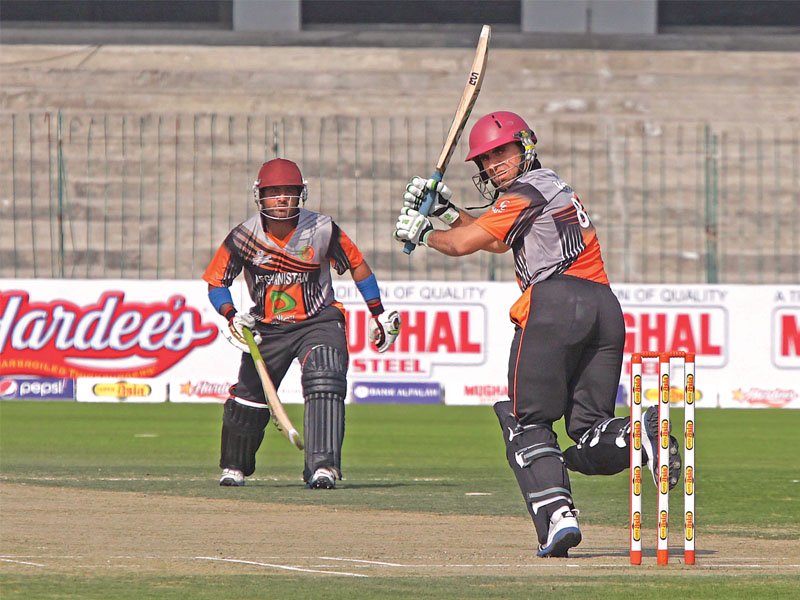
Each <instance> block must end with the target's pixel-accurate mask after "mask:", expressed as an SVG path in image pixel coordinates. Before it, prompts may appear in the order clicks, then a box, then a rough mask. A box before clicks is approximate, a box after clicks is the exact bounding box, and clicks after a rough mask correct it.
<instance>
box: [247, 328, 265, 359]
mask: <svg viewBox="0 0 800 600" xmlns="http://www.w3.org/2000/svg"><path fill="white" fill-rule="evenodd" d="M242 333H243V334H244V339H245V341H246V342H247V349H248V350H250V355H251V356H252V357H253V362H258V361H259V360H261V361H262V362H263V361H264V359H263V358H262V357H261V352H260V351H259V349H258V344H256V340H255V338H254V337H253V332H252V331H250V328H248V327H242Z"/></svg>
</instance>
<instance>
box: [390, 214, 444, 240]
mask: <svg viewBox="0 0 800 600" xmlns="http://www.w3.org/2000/svg"><path fill="white" fill-rule="evenodd" d="M433 231H434V229H433V225H431V222H430V219H428V217H426V216H424V215H421V214H420V213H419V211H418V210H414V209H413V208H408V207H407V206H404V207H403V208H401V209H400V216H399V217H397V223H396V224H395V226H394V239H396V240H397V241H398V242H403V243H405V242H411V243H413V244H422V245H423V246H427V245H428V244H427V241H428V237H429V236H430V235H431V233H433Z"/></svg>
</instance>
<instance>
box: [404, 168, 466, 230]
mask: <svg viewBox="0 0 800 600" xmlns="http://www.w3.org/2000/svg"><path fill="white" fill-rule="evenodd" d="M429 191H434V192H435V193H434V201H433V206H431V212H430V214H431V215H433V216H434V217H438V218H439V220H440V221H441V222H442V223H444V224H446V225H452V224H453V223H455V222H456V220H458V217H459V216H460V215H459V214H458V208H456V205H455V204H453V203H452V202H450V198H452V197H453V190H451V189H450V188H449V187H447V186H446V185H445V184H444V183H443V182H441V181H436V180H434V179H423V178H422V177H419V176H417V175H415V176H414V177H412V178H411V181H409V182H408V185H407V186H406V191H405V193H404V194H403V206H405V207H406V208H413V209H414V210H419V207H420V206H422V202H423V200H425V195H426V194H427V193H428V192H429Z"/></svg>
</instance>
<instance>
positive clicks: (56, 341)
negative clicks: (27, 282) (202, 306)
mask: <svg viewBox="0 0 800 600" xmlns="http://www.w3.org/2000/svg"><path fill="white" fill-rule="evenodd" d="M217 333H218V330H217V327H216V325H212V324H206V323H203V322H202V320H201V318H200V314H199V313H198V312H197V311H196V310H194V309H192V308H190V307H188V306H187V305H186V299H185V297H183V296H180V295H175V296H172V297H171V298H169V299H168V300H167V301H166V302H152V303H144V302H134V301H129V300H126V297H125V292H124V291H117V290H112V291H106V292H104V293H103V294H101V295H100V297H99V298H98V299H97V300H95V301H93V302H89V303H86V304H83V305H80V304H76V303H74V302H71V301H69V300H62V299H54V300H48V301H44V302H37V301H31V300H30V299H29V294H28V292H26V291H24V290H11V291H2V292H0V375H2V374H31V375H55V376H59V377H85V376H119V377H154V376H157V375H160V374H161V373H163V372H164V371H166V370H168V369H169V368H170V367H172V366H173V365H174V364H176V363H177V362H179V361H180V360H181V359H183V358H184V357H185V356H186V355H187V354H189V353H190V352H191V351H192V350H193V349H194V348H197V347H200V346H204V345H207V344H210V343H211V342H213V341H214V339H215V338H216V336H217Z"/></svg>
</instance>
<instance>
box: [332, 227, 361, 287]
mask: <svg viewBox="0 0 800 600" xmlns="http://www.w3.org/2000/svg"><path fill="white" fill-rule="evenodd" d="M331 225H332V231H331V242H330V246H329V247H328V258H329V259H330V261H331V266H332V267H333V268H334V269H335V270H336V272H337V273H338V274H339V275H342V274H344V273H345V271H349V270H350V269H355V268H356V267H357V266H359V265H360V264H361V263H363V262H364V256H363V255H362V254H361V251H360V250H359V249H358V247H357V246H356V245H355V243H354V242H353V241H352V240H351V239H350V238H349V237H348V235H347V234H346V233H345V232H344V231H342V229H341V228H339V226H338V225H337V224H336V223H332V224H331Z"/></svg>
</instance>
